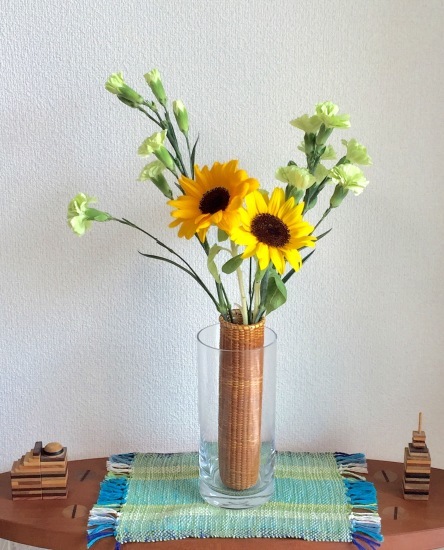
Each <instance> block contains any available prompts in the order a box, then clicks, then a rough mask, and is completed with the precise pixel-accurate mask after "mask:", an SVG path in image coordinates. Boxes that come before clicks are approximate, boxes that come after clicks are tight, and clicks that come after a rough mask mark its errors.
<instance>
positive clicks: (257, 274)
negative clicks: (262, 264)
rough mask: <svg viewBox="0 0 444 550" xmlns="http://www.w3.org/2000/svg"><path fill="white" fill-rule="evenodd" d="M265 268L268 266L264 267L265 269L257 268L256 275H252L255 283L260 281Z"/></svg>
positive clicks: (265, 271)
mask: <svg viewBox="0 0 444 550" xmlns="http://www.w3.org/2000/svg"><path fill="white" fill-rule="evenodd" d="M267 269H268V267H266V268H265V269H258V270H257V271H256V275H255V276H254V282H255V283H259V282H260V281H262V279H263V277H264V275H265V273H267Z"/></svg>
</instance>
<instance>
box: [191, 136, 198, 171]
mask: <svg viewBox="0 0 444 550" xmlns="http://www.w3.org/2000/svg"><path fill="white" fill-rule="evenodd" d="M198 141H199V136H197V139H196V142H195V144H194V147H193V150H192V151H191V156H190V164H191V175H192V176H193V178H194V159H195V157H196V147H197V142H198Z"/></svg>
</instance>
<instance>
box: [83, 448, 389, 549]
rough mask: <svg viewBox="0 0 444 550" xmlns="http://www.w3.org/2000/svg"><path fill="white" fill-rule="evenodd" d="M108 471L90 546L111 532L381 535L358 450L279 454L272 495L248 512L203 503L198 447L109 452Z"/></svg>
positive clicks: (146, 536)
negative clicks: (193, 450)
mask: <svg viewBox="0 0 444 550" xmlns="http://www.w3.org/2000/svg"><path fill="white" fill-rule="evenodd" d="M108 471H109V473H108V475H107V476H106V478H105V480H104V481H103V482H102V484H101V489H100V494H99V498H98V501H97V504H95V505H94V507H93V509H92V510H91V513H90V517H89V522H88V548H89V547H90V546H92V545H93V544H94V542H96V541H97V540H99V539H101V538H104V537H108V536H114V537H115V539H116V548H120V544H122V543H126V542H151V541H163V540H172V539H182V538H187V537H194V538H206V537H235V538H252V537H266V538H269V537H274V538H284V537H289V538H302V539H305V540H312V541H338V542H339V541H340V542H353V543H354V544H355V546H356V547H357V548H358V549H359V550H361V549H364V550H365V549H366V548H371V549H375V548H377V547H378V546H379V543H380V541H382V536H381V523H380V517H379V515H378V513H377V504H376V491H375V488H374V485H373V484H372V483H370V482H368V481H366V480H365V478H363V477H362V476H361V475H360V473H362V472H365V471H366V463H365V457H364V455H362V454H354V455H348V454H344V453H289V452H286V453H278V454H277V459H276V469H275V493H274V496H273V498H272V499H271V500H270V501H269V502H267V503H266V504H264V505H262V506H260V507H258V508H254V509H247V510H229V509H224V508H216V507H213V506H210V505H209V504H207V503H206V502H204V501H203V499H202V498H201V496H200V494H199V489H198V476H199V465H198V455H197V453H180V454H157V453H150V454H142V453H130V454H125V455H113V456H111V457H110V459H109V461H108Z"/></svg>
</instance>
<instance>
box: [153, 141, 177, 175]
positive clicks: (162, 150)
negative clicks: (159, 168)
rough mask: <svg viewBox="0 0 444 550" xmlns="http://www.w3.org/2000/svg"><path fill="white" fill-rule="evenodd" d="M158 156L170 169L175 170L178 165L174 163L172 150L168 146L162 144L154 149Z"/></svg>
mask: <svg viewBox="0 0 444 550" xmlns="http://www.w3.org/2000/svg"><path fill="white" fill-rule="evenodd" d="M153 152H154V154H155V155H156V157H157V158H158V159H159V160H160V161H161V162H163V164H165V166H166V167H167V168H168V170H171V171H172V172H174V171H175V169H176V167H175V164H174V160H173V157H172V156H171V155H170V152H169V151H168V149H167V148H166V147H164V146H163V145H161V146H160V147H159V148H158V149H156V150H155V151H153Z"/></svg>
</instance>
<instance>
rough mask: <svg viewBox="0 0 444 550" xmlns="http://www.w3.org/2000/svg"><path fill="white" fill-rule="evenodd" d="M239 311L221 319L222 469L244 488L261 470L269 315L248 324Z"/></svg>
mask: <svg viewBox="0 0 444 550" xmlns="http://www.w3.org/2000/svg"><path fill="white" fill-rule="evenodd" d="M234 314H235V318H234V323H229V322H227V321H225V320H224V319H222V318H221V319H220V349H221V350H222V351H221V353H220V364H219V470H220V476H221V480H222V482H223V484H224V485H225V486H227V487H229V488H230V489H235V490H239V491H240V490H245V489H248V488H250V487H253V486H254V485H255V484H256V482H257V480H258V475H259V467H260V451H261V415H262V384H263V345H264V326H265V319H262V320H261V321H260V322H259V323H257V324H255V325H243V324H242V317H241V315H240V313H239V312H234ZM223 350H227V351H225V352H224V351H223Z"/></svg>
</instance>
